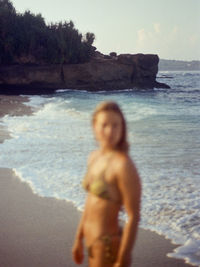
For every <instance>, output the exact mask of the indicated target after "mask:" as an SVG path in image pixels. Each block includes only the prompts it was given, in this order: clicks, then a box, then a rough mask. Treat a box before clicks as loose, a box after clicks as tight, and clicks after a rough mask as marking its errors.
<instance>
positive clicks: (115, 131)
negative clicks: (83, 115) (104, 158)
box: [94, 111, 122, 149]
mask: <svg viewBox="0 0 200 267" xmlns="http://www.w3.org/2000/svg"><path fill="white" fill-rule="evenodd" d="M94 133H95V136H96V139H97V141H98V142H99V143H100V145H101V146H102V147H103V148H104V149H106V148H107V149H113V148H115V147H116V145H117V144H118V143H119V141H120V138H121V135H122V118H121V116H120V115H119V114H118V113H116V112H114V111H100V112H99V113H97V115H96V118H95V122H94Z"/></svg>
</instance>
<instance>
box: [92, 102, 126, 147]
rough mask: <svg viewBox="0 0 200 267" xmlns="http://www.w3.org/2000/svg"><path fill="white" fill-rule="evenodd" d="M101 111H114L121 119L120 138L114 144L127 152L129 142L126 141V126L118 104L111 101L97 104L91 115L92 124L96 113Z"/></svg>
mask: <svg viewBox="0 0 200 267" xmlns="http://www.w3.org/2000/svg"><path fill="white" fill-rule="evenodd" d="M101 111H112V112H116V113H117V114H118V115H119V116H120V117H121V120H122V134H121V138H120V140H119V142H118V144H117V145H116V149H117V150H120V151H123V152H128V150H129V144H128V142H127V127H126V120H125V118H124V115H123V113H122V111H121V109H120V107H119V105H118V104H117V103H115V102H112V101H104V102H101V103H100V104H98V105H97V107H96V109H95V111H94V113H93V116H92V124H93V125H94V123H95V120H96V116H97V114H98V113H100V112H101Z"/></svg>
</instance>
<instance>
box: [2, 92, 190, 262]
mask: <svg viewBox="0 0 200 267" xmlns="http://www.w3.org/2000/svg"><path fill="white" fill-rule="evenodd" d="M15 98H17V99H18V100H16V99H15ZM0 99H1V101H2V99H3V100H4V101H3V102H4V107H5V108H3V112H2V111H1V109H2V105H1V107H0V114H2V113H4V115H5V114H9V115H17V114H19V115H18V116H21V115H25V114H27V115H28V114H31V108H29V107H27V106H25V105H23V101H28V98H26V97H25V98H24V97H21V96H20V97H15V96H14V97H11V98H10V97H9V99H10V100H11V102H9V101H8V100H9V99H8V98H7V96H6V97H5V96H0ZM5 100H6V101H7V102H6V101H5ZM26 108H28V109H27V111H26ZM17 110H18V111H19V110H20V112H19V113H18V111H17ZM7 138H9V134H8V133H6V129H4V133H3V134H2V129H1V128H0V141H1V142H3V141H4V140H5V139H7ZM0 185H1V187H0V188H1V194H0V210H1V218H0V226H1V229H4V231H1V233H0V266H8V267H21V266H29V267H35V266H37V267H39V266H41V267H45V266H48V267H62V266H63V267H64V266H66V267H73V266H76V265H75V264H74V263H73V262H72V259H71V246H72V244H73V238H74V235H75V231H76V227H77V225H78V222H79V218H80V216H81V212H80V211H78V210H77V209H76V208H75V207H73V205H72V204H71V203H69V202H67V201H65V200H57V199H55V198H47V197H40V196H38V195H36V194H34V193H33V192H32V190H31V188H30V187H29V185H28V184H27V183H25V182H22V181H21V180H20V179H19V178H18V177H17V176H15V175H14V173H13V171H12V170H11V169H5V168H0ZM176 247H177V246H175V245H173V244H171V242H170V240H167V239H165V238H164V237H163V236H160V235H158V234H156V233H154V232H151V231H149V230H144V229H141V228H140V229H139V233H138V238H137V242H136V246H135V249H134V255H133V259H134V260H133V264H132V266H138V267H153V266H158V267H163V266H165V267H172V266H176V267H186V266H191V265H189V264H185V263H184V261H183V260H176V259H174V258H169V257H167V256H166V255H167V253H170V252H172V251H173V249H174V248H176ZM144 252H145V254H144ZM81 266H83V267H85V266H87V265H86V263H85V264H83V265H81Z"/></svg>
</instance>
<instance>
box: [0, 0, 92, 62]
mask: <svg viewBox="0 0 200 267" xmlns="http://www.w3.org/2000/svg"><path fill="white" fill-rule="evenodd" d="M94 39H95V36H94V34H93V33H87V34H86V35H85V36H83V35H82V34H80V33H79V31H78V30H77V29H75V27H74V23H73V22H72V21H69V22H67V21H65V22H59V23H51V24H50V25H46V23H45V21H44V18H43V17H42V15H41V14H37V15H35V14H32V13H31V12H30V11H26V12H24V13H23V14H20V13H17V12H16V10H15V8H14V7H13V4H12V2H11V1H10V0H0V64H13V63H36V64H67V63H82V62H86V61H89V59H90V58H91V56H92V55H93V53H94V50H95V48H94V47H93V46H92V44H93V42H94Z"/></svg>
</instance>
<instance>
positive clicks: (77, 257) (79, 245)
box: [72, 209, 86, 264]
mask: <svg viewBox="0 0 200 267" xmlns="http://www.w3.org/2000/svg"><path fill="white" fill-rule="evenodd" d="M85 213H86V211H85V209H84V211H83V214H82V216H81V220H80V223H79V225H78V228H77V231H76V236H75V240H74V245H73V247H72V256H73V259H74V262H75V263H77V264H81V263H82V262H83V259H84V254H83V251H84V248H83V238H84V234H83V225H84V221H85V216H86V214H85Z"/></svg>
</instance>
